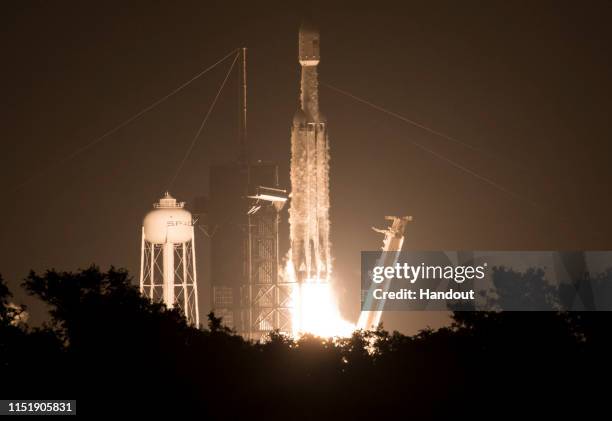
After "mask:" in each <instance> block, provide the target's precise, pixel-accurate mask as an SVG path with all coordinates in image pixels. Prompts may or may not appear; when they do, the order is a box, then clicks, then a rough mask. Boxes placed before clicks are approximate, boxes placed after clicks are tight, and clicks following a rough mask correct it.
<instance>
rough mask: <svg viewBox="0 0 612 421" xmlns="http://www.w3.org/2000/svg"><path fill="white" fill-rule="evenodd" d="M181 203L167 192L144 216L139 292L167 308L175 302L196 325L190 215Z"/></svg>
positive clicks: (195, 287)
mask: <svg viewBox="0 0 612 421" xmlns="http://www.w3.org/2000/svg"><path fill="white" fill-rule="evenodd" d="M184 207H185V202H177V201H176V199H175V198H174V197H172V196H170V194H169V193H168V192H166V194H165V196H164V197H163V198H161V199H159V202H157V203H154V204H153V210H151V211H150V212H149V213H147V215H146V216H145V218H144V221H143V223H142V247H141V254H140V292H141V293H142V294H144V295H145V296H146V297H148V298H150V299H151V301H163V302H164V303H165V304H166V306H168V307H169V308H172V307H175V306H178V307H179V308H180V309H181V310H182V311H183V313H184V314H185V317H186V318H187V322H188V323H190V324H192V325H195V326H199V325H200V316H199V310H198V284H197V276H196V264H195V244H194V235H193V234H194V232H193V218H192V216H191V212H189V211H188V210H186V209H185V208H184Z"/></svg>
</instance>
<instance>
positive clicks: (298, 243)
mask: <svg viewBox="0 0 612 421" xmlns="http://www.w3.org/2000/svg"><path fill="white" fill-rule="evenodd" d="M319 59H320V56H319V32H318V31H317V30H316V29H315V28H313V27H311V26H308V25H302V27H301V28H300V34H299V61H300V65H301V67H302V77H301V95H300V108H299V109H298V110H297V112H296V113H295V116H294V118H293V125H292V128H291V206H290V208H289V224H290V240H291V256H290V257H291V263H292V264H293V270H294V272H295V274H296V276H297V279H298V281H299V282H303V281H327V280H329V277H330V274H331V253H330V243H329V145H328V140H327V128H326V121H325V118H324V117H323V116H322V115H321V113H320V112H319V94H318V75H317V65H318V64H319Z"/></svg>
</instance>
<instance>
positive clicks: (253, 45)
mask: <svg viewBox="0 0 612 421" xmlns="http://www.w3.org/2000/svg"><path fill="white" fill-rule="evenodd" d="M254 3H255V2H250V3H244V4H242V5H240V4H239V3H236V2H204V1H192V2H188V1H179V2H169V1H166V2H153V1H149V2H136V1H129V2H128V1H122V2H110V1H105V2H97V3H94V2H66V1H54V2H42V1H41V2H26V1H8V2H3V12H2V14H0V20H1V21H2V23H1V27H2V30H3V31H2V32H3V34H2V37H1V41H0V42H1V43H2V52H3V54H2V66H0V68H1V70H0V72H2V78H1V81H2V82H1V83H2V85H3V86H2V98H3V100H2V102H1V107H2V109H1V115H2V136H1V139H2V140H1V141H2V149H1V151H2V152H1V154H0V180H1V182H2V192H3V196H4V204H3V206H2V210H1V211H0V215H1V219H0V248H1V250H2V254H1V257H0V272H1V273H2V274H3V276H4V278H5V279H7V280H9V285H11V286H12V287H13V289H14V290H15V292H17V291H16V286H17V285H18V284H19V283H20V282H21V279H22V278H23V277H24V276H26V275H27V272H28V270H29V269H34V270H43V269H46V268H51V267H54V268H56V269H60V270H75V269H77V268H79V267H85V266H88V265H89V264H91V263H94V262H95V263H96V264H98V265H100V266H101V267H102V268H103V269H105V268H107V267H108V266H109V265H111V264H112V265H115V266H118V267H125V268H127V269H129V270H130V272H131V273H132V275H133V276H134V277H135V278H137V277H138V270H139V259H140V227H141V222H142V217H143V216H144V214H145V213H146V212H147V211H148V210H149V209H150V207H151V204H152V203H153V202H154V201H156V200H157V199H158V198H159V197H160V195H161V194H162V193H163V191H164V190H165V188H166V185H167V182H168V180H169V179H170V178H171V176H172V174H173V173H174V171H175V170H176V168H177V166H178V164H179V162H180V161H181V159H182V157H183V155H184V153H185V150H186V148H187V147H188V145H189V143H190V142H191V140H192V138H193V136H194V134H195V132H196V130H197V128H198V126H199V124H200V122H201V119H202V117H203V114H204V113H205V112H206V110H207V108H208V107H209V105H210V102H211V101H212V98H213V96H214V94H215V93H216V91H217V89H218V87H219V85H220V83H221V81H222V79H223V77H224V75H225V73H226V72H227V69H228V66H229V64H230V61H228V62H225V63H224V64H223V65H221V66H219V67H217V68H216V69H215V70H213V71H212V72H210V73H208V74H207V75H206V76H204V77H203V78H201V79H199V80H198V81H197V82H195V83H194V84H193V85H191V86H190V87H189V88H188V89H186V90H184V91H182V92H181V93H180V94H178V95H177V96H175V97H173V98H171V99H170V100H168V101H166V102H165V103H164V104H162V105H161V106H160V107H158V108H156V109H154V110H153V111H151V112H149V113H147V114H146V115H145V116H144V117H143V118H142V119H139V120H138V121H136V122H134V123H133V124H131V125H129V126H128V127H126V128H125V129H123V130H121V131H119V132H118V133H116V134H115V135H113V136H112V137H109V138H107V139H105V140H104V141H103V142H101V143H100V144H98V145H96V146H95V147H93V148H91V149H88V150H87V151H85V152H84V153H82V154H80V155H79V156H78V157H76V158H75V159H72V160H70V161H69V162H66V163H62V164H61V165H57V163H58V162H61V161H62V160H63V159H64V158H65V157H66V156H68V155H70V154H71V153H72V152H73V151H74V150H76V149H78V148H79V147H81V146H82V145H85V144H87V143H88V142H90V141H91V140H92V139H94V138H96V137H97V136H99V135H101V134H103V133H104V132H106V131H107V130H109V129H111V128H113V127H114V126H116V125H117V124H119V123H120V122H122V121H123V120H125V119H126V118H128V117H130V116H131V115H133V114H135V113H137V112H138V111H140V110H141V109H143V108H144V107H146V106H148V105H149V104H150V103H152V102H153V101H155V100H157V99H158V98H160V97H162V96H163V95H165V94H166V93H168V92H170V91H171V90H173V89H174V88H175V87H177V86H179V85H180V84H182V83H183V82H184V81H186V80H188V79H189V78H190V77H192V76H193V75H194V74H196V73H198V72H199V71H201V70H202V69H204V68H206V67H208V66H209V65H211V64H213V63H214V62H215V61H217V60H218V59H219V58H221V57H223V56H224V55H225V54H227V53H228V52H230V51H231V50H232V49H234V48H237V47H242V46H246V47H248V60H249V61H248V79H249V104H248V105H249V117H248V118H249V122H248V124H249V142H250V147H251V150H252V156H253V157H254V158H256V159H263V160H268V161H277V162H278V163H279V164H280V170H281V183H282V184H283V185H284V187H286V188H289V177H288V174H289V148H290V138H289V136H290V125H291V120H292V116H293V114H294V112H295V110H296V108H297V106H298V101H299V70H300V68H299V64H298V62H297V35H298V28H299V25H300V22H301V20H302V18H303V17H304V16H310V17H311V18H312V20H314V21H315V22H316V23H317V24H318V26H319V28H320V31H321V64H320V65H319V74H320V78H321V82H323V83H327V84H330V85H333V86H335V87H337V88H340V89H343V90H346V91H348V92H351V93H352V94H354V95H357V96H359V97H362V98H365V99H367V100H368V101H371V102H373V103H375V104H377V105H379V106H382V107H384V108H386V109H389V110H391V111H393V112H395V113H398V114H401V115H402V116H405V117H407V118H409V119H412V120H415V121H417V122H419V123H420V124H423V125H426V126H428V127H431V128H432V129H435V130H437V131H440V132H443V133H446V134H448V135H450V136H452V137H453V138H456V139H459V140H461V141H462V142H465V143H468V144H470V145H472V146H473V147H474V148H476V149H477V150H478V151H474V150H472V149H469V148H466V147H465V146H463V145H461V144H459V143H456V142H450V141H448V140H446V139H443V138H441V137H439V136H435V135H433V134H431V133H428V132H426V131H424V130H421V129H419V128H416V127H414V126H411V125H409V124H407V123H405V122H402V121H400V120H398V119H395V118H393V117H391V116H389V115H386V114H384V113H381V112H379V111H376V110H374V109H372V108H369V107H367V106H366V105H363V104H361V103H358V102H356V101H354V100H351V99H349V98H347V97H345V96H342V95H340V94H338V93H337V92H335V91H333V90H330V89H329V88H325V87H322V88H321V91H320V106H321V110H322V112H323V113H324V114H325V115H326V117H327V119H328V125H329V133H330V134H329V140H330V145H331V192H332V196H331V203H332V207H331V224H332V225H331V226H332V233H331V236H332V245H333V248H332V254H333V256H334V258H335V268H334V274H335V275H334V277H335V279H336V280H337V282H336V290H337V293H338V295H339V297H340V300H341V308H342V311H343V314H344V315H345V316H346V317H347V318H349V319H351V320H356V318H357V312H358V308H359V291H358V290H359V268H360V267H359V259H360V254H359V253H360V251H361V250H377V249H378V248H379V247H380V246H381V243H382V236H381V235H380V234H377V233H375V232H373V231H372V230H371V229H370V227H371V226H372V225H375V226H378V227H384V224H385V221H384V219H383V217H384V216H385V215H412V216H413V217H414V222H412V223H411V224H409V226H408V229H407V236H406V241H405V243H404V244H405V248H407V249H415V250H462V249H463V250H470V249H475V250H486V249H496V250H553V249H559V250H576V249H586V250H595V249H610V248H612V244H611V243H612V239H611V238H612V218H610V214H611V213H612V195H610V193H609V184H610V182H611V181H612V165H611V164H610V162H611V156H612V142H611V136H610V134H611V133H612V129H611V128H610V115H611V111H612V107H611V105H610V101H611V98H612V82H611V78H610V75H611V74H612V63H611V60H612V54H611V53H612V51H611V47H610V45H611V44H610V40H611V39H612V26H611V25H610V24H609V22H610V21H611V18H612V13H611V10H610V5H609V2H595V1H589V2H583V3H578V2H560V1H550V2H548V1H547V2H544V1H538V2H533V1H526V2H519V1H513V2H484V1H483V2H469V1H468V2H455V1H448V2H418V3H417V2H415V3H412V2H401V3H399V2H398V3H397V4H391V3H389V4H386V3H383V2H369V3H368V4H369V5H368V6H361V5H359V3H357V2H346V3H337V4H334V5H329V4H328V3H329V2H321V3H316V2H308V6H305V5H301V6H300V4H299V3H291V2H287V1H285V2H280V3H277V4H273V3H266V5H265V6H261V5H260V6H258V7H255V5H254ZM424 3H427V4H424ZM508 3H510V4H508ZM237 131H238V77H237V73H234V74H233V76H232V77H231V79H230V80H229V82H228V84H227V86H226V87H225V90H224V92H223V94H222V96H221V98H220V100H219V102H218V104H217V107H216V108H215V110H214V112H213V114H212V116H211V118H210V120H209V122H208V124H207V126H206V128H205V129H204V132H203V134H202V136H201V137H200V139H199V141H198V143H197V145H196V147H195V149H194V151H193V153H192V154H191V157H190V159H189V161H188V162H187V163H186V165H185V167H184V168H183V170H182V172H181V173H180V175H179V178H178V179H177V182H176V183H175V186H174V188H173V189H172V191H171V193H172V194H173V195H174V196H176V197H177V198H179V199H181V200H186V201H187V202H188V204H187V206H189V204H190V203H193V200H194V198H195V197H196V196H201V195H206V194H207V192H208V168H209V165H210V164H211V163H221V162H227V161H230V160H233V159H234V158H235V157H236V155H237V149H238V148H237V147H238V136H237ZM413 142H417V143H419V144H421V145H423V146H425V147H427V148H429V149H431V150H432V151H434V152H435V153H436V154H439V155H441V156H444V157H446V158H449V159H452V160H453V161H455V162H457V163H460V164H461V165H462V166H465V167H467V168H469V169H470V170H471V171H474V172H475V173H477V174H479V175H481V176H484V177H486V178H487V179H490V180H493V181H494V182H495V183H498V184H499V185H501V186H503V187H504V188H505V189H507V190H510V191H512V192H515V193H516V194H510V193H508V192H504V191H502V190H500V189H497V188H495V187H493V186H491V185H490V184H487V183H485V182H483V181H482V180H480V179H478V178H476V177H474V176H472V175H469V174H467V173H465V172H462V171H461V170H459V169H457V168H456V167H453V166H451V165H449V164H448V163H447V162H444V161H443V160H440V159H439V158H436V157H435V156H433V155H432V154H430V153H428V152H425V151H424V150H422V149H420V148H418V147H415V145H414V143H413ZM40 171H42V172H40ZM39 172H40V173H39ZM36 174H38V175H36ZM33 175H35V177H34V178H31V177H32V176H33ZM30 179H31V181H29V182H28V183H26V184H25V185H24V186H23V187H20V188H18V186H20V185H22V183H24V182H25V181H27V180H30ZM283 223H284V224H285V232H287V230H286V224H287V215H286V211H285V214H284V215H283ZM287 243H288V241H287V240H286V239H285V247H287V246H288V244H287ZM207 246H208V242H207V241H206V239H205V238H204V237H203V236H200V237H197V238H196V247H198V248H199V255H200V256H202V258H201V259H200V261H198V264H199V265H200V267H199V268H198V272H200V273H204V274H206V267H205V266H206V263H207V262H206V260H205V259H204V257H203V256H204V255H205V253H206V247H207ZM285 250H286V248H285ZM204 281H205V280H201V284H202V285H204V286H206V283H205V282H204ZM206 281H207V280H206ZM202 289H205V288H202ZM204 294H205V295H204V297H205V299H206V301H208V300H209V297H208V295H207V294H206V292H204ZM22 298H23V297H22V294H19V295H18V296H17V298H16V301H22ZM28 302H29V303H31V301H28ZM202 310H206V308H203V309H202ZM32 313H33V318H37V317H40V314H38V313H37V310H36V309H34V310H32ZM442 318H443V316H441V315H439V314H438V315H436V314H431V313H430V314H414V313H389V314H386V315H385V316H384V317H383V321H384V322H385V325H386V327H388V328H391V329H400V330H402V331H404V332H405V333H412V332H414V331H415V330H416V329H419V328H423V327H425V326H426V325H427V324H431V325H436V324H437V323H440V321H441V319H442Z"/></svg>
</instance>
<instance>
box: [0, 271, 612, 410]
mask: <svg viewBox="0 0 612 421" xmlns="http://www.w3.org/2000/svg"><path fill="white" fill-rule="evenodd" d="M504 276H505V277H507V276H510V274H509V273H508V272H504ZM513 276H515V277H516V279H515V280H516V282H521V281H522V279H521V276H523V275H521V274H514V275H513ZM23 287H24V288H26V290H27V291H28V293H30V294H32V295H34V296H36V297H38V298H40V299H41V300H42V301H44V302H45V303H46V304H48V305H49V308H50V320H49V322H48V323H47V324H46V325H44V326H43V327H41V328H31V327H29V326H28V325H27V324H26V323H24V322H23V321H22V320H21V318H20V314H21V312H22V311H23V309H22V308H19V307H16V306H14V305H10V304H9V303H10V298H11V295H10V291H9V290H8V289H7V288H6V285H5V283H4V282H3V281H1V280H0V382H1V384H2V387H1V390H0V397H1V398H2V399H74V398H76V399H77V400H78V412H79V414H80V415H94V414H95V415H100V414H115V415H118V414H119V410H123V411H127V412H129V413H132V414H137V413H141V414H143V415H164V414H171V415H173V416H174V417H173V418H172V419H181V418H180V417H178V418H177V416H182V415H185V414H193V415H194V417H197V418H199V419H207V418H212V419H236V418H238V419H245V418H248V419H295V418H305V419H331V418H335V419H338V418H340V419H362V418H378V417H383V416H386V415H390V414H398V415H401V418H412V419H423V418H433V417H445V416H450V417H453V418H459V417H460V416H462V417H465V416H476V417H483V416H485V417H487V418H492V419H496V418H502V417H507V416H509V415H511V414H517V415H520V416H521V417H525V418H529V417H530V416H533V415H534V414H535V413H536V412H535V411H538V412H540V413H542V414H544V415H546V416H547V417H549V416H551V415H555V414H565V415H568V414H569V413H570V412H573V413H576V414H578V415H582V416H585V415H587V414H588V413H590V412H591V411H592V410H594V409H595V408H597V407H598V406H606V404H607V400H606V399H607V397H606V395H608V388H609V379H610V377H609V373H610V358H611V356H612V353H611V351H612V346H611V341H610V331H611V329H612V327H611V326H610V321H612V317H611V316H610V313H607V312H598V313H596V312H591V313H587V312H585V313H556V312H539V313H537V312H533V313H528V312H522V313H518V312H517V313H510V312H505V313H504V312H500V313H485V312H457V313H454V316H453V323H452V325H451V326H449V327H445V328H441V329H438V330H431V329H428V330H424V331H421V332H420V333H419V334H417V335H415V336H405V335H402V334H400V333H397V332H393V333H390V332H387V331H385V330H384V329H383V328H382V327H380V328H379V329H378V330H376V331H372V332H355V334H354V335H353V336H352V337H351V338H347V339H340V340H335V341H333V340H330V339H322V338H316V337H311V336H305V337H302V338H301V339H300V340H297V341H293V340H291V339H289V338H287V337H285V336H283V335H281V334H278V333H273V334H272V335H270V338H269V340H268V341H267V342H265V343H252V342H248V341H244V340H243V339H242V338H241V337H239V336H237V335H234V334H233V333H232V332H231V331H230V330H228V329H227V328H225V327H224V326H223V325H222V321H221V320H220V319H218V318H216V317H215V316H214V315H213V314H211V315H209V318H208V327H207V328H202V329H196V328H193V327H189V326H188V325H187V324H186V323H185V320H184V319H183V317H182V316H181V314H180V313H179V312H178V311H176V310H168V309H166V308H165V306H163V305H160V304H154V303H150V302H149V301H148V300H146V299H144V298H143V297H141V296H140V294H139V293H138V291H137V289H136V288H134V287H133V286H131V282H130V278H129V277H128V274H127V273H126V272H125V271H122V270H115V269H110V270H109V271H108V272H101V271H100V270H99V269H98V268H96V267H91V268H89V269H86V270H83V271H79V272H76V273H66V272H56V271H48V272H46V273H44V274H36V273H33V272H32V273H30V275H29V276H28V277H27V278H26V279H25V281H24V283H23ZM601 399H603V400H601ZM603 418H604V419H605V418H606V417H605V416H604V417H603Z"/></svg>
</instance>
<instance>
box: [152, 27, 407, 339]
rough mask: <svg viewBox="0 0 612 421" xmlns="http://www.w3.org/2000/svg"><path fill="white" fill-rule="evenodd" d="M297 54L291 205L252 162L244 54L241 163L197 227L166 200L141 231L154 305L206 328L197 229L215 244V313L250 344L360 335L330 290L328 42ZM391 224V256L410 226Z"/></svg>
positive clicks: (219, 184)
mask: <svg viewBox="0 0 612 421" xmlns="http://www.w3.org/2000/svg"><path fill="white" fill-rule="evenodd" d="M298 50H299V54H298V61H299V63H300V66H301V81H300V105H299V108H298V110H297V111H296V113H295V115H294V117H293V122H292V125H291V168H290V181H291V194H290V196H288V195H287V192H286V191H285V190H283V189H281V188H280V186H279V174H278V165H277V164H276V163H273V162H263V161H254V160H253V159H252V158H251V156H250V154H249V150H248V147H247V77H246V69H247V67H246V48H242V49H240V50H239V53H237V55H236V56H235V59H234V63H235V62H236V60H237V58H238V56H241V58H242V60H241V64H242V65H241V66H240V73H239V76H240V119H239V121H240V148H239V153H238V156H237V159H236V160H234V161H232V162H229V163H224V164H216V165H212V166H211V168H210V177H209V183H210V189H209V197H208V199H207V200H204V201H203V202H204V205H203V206H197V205H196V208H198V207H199V209H196V215H197V217H196V218H195V219H194V218H192V215H191V213H190V212H188V211H187V210H186V209H184V203H183V202H177V201H176V199H174V198H173V197H172V196H170V195H169V193H166V195H165V196H164V197H163V198H161V199H160V200H159V202H158V203H156V204H154V209H153V210H152V211H150V212H149V213H148V214H147V216H146V217H145V219H144V221H143V231H142V247H141V250H142V251H141V279H140V290H141V292H142V293H143V294H145V295H146V296H148V297H149V298H150V299H152V300H160V301H163V302H164V303H166V305H167V306H169V307H174V306H178V307H179V308H181V309H182V310H183V311H184V313H185V315H186V317H187V320H188V322H189V323H191V324H194V325H199V323H200V317H199V308H198V289H197V277H196V265H195V245H194V228H195V227H198V228H201V229H202V230H203V231H204V232H205V233H206V234H207V236H208V237H209V238H210V250H211V254H210V257H211V260H210V263H211V264H210V275H211V288H210V291H211V295H210V297H211V308H212V311H213V312H214V313H215V315H216V316H217V317H221V318H222V323H223V324H224V325H226V326H227V327H229V328H231V329H233V330H234V331H236V332H237V333H238V334H240V335H242V336H243V337H245V338H247V339H252V340H260V339H262V338H264V337H265V336H267V335H268V334H269V333H270V332H271V331H273V330H278V331H280V332H282V333H286V334H289V335H292V336H294V337H296V336H299V335H301V334H302V333H313V334H316V335H320V336H336V335H349V334H350V333H351V332H352V331H353V330H354V328H355V326H354V325H353V324H351V323H348V322H345V321H344V320H343V319H342V318H341V317H340V313H339V310H338V306H337V302H336V300H335V297H334V294H333V292H332V285H331V279H332V278H331V277H332V257H331V249H330V221H329V206H330V192H329V143H328V136H327V121H326V119H325V117H324V116H323V114H322V113H321V111H320V109H319V91H318V88H319V86H318V85H319V82H318V64H319V61H320V37H319V31H318V30H317V29H316V28H315V27H314V26H312V25H310V24H308V23H304V24H302V26H301V27H300V31H299V37H298ZM232 68H233V64H232ZM232 68H230V70H229V72H231V69H232ZM229 72H228V76H229ZM226 80H227V76H226ZM179 168H180V167H179ZM289 198H290V199H291V201H290V207H289V247H290V248H289V252H288V253H287V255H286V256H287V257H286V262H281V252H280V244H279V243H280V242H279V225H280V212H281V210H282V209H283V208H284V206H285V204H286V202H287V201H288V199H289ZM389 219H391V220H392V221H394V222H393V223H392V226H391V227H389V228H388V229H387V230H385V231H380V232H383V233H384V234H385V242H384V246H383V250H384V251H388V250H398V251H399V249H401V244H402V241H403V232H404V227H405V224H406V222H407V219H406V218H394V217H390V218H389ZM196 221H197V223H196ZM394 256H395V254H394ZM381 310H382V308H380V309H376V311H373V312H369V313H368V314H363V315H362V317H361V319H360V326H359V327H362V328H366V329H367V328H371V327H372V326H371V325H376V324H378V321H380V314H381Z"/></svg>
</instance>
